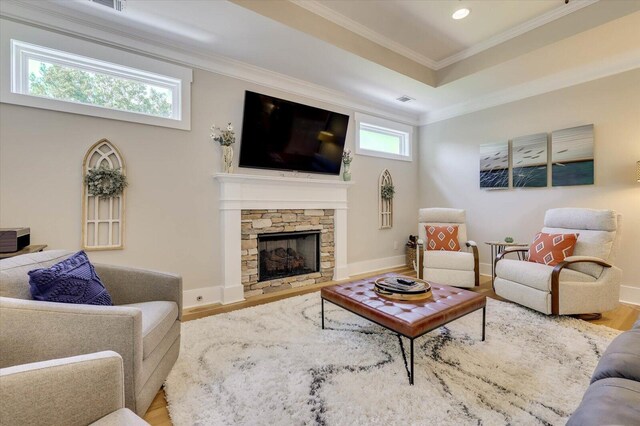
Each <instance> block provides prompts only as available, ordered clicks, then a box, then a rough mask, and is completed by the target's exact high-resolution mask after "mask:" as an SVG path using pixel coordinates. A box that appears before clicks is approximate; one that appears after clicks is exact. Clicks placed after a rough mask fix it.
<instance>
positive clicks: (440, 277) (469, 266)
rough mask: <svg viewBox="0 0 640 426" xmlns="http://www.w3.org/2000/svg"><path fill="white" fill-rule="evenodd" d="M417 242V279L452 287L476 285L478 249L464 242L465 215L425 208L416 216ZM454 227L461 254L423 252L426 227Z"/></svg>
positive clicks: (461, 212)
mask: <svg viewBox="0 0 640 426" xmlns="http://www.w3.org/2000/svg"><path fill="white" fill-rule="evenodd" d="M418 222H419V225H418V238H419V239H420V240H421V241H422V242H424V244H421V245H419V247H418V250H417V252H418V262H417V272H418V276H419V277H420V278H423V279H425V280H427V281H433V282H435V283H438V284H445V285H451V286H454V287H467V288H469V287H474V286H478V285H480V265H479V260H478V247H477V245H476V243H475V242H474V241H470V240H467V224H466V212H465V211H464V210H460V209H446V208H425V209H420V210H419V212H418ZM429 225H434V226H443V225H457V226H458V243H459V244H460V249H461V251H433V250H425V247H426V241H427V236H426V234H427V232H426V226H429Z"/></svg>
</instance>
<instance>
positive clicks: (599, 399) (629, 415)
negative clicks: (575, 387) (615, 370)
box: [567, 378, 640, 426]
mask: <svg viewBox="0 0 640 426" xmlns="http://www.w3.org/2000/svg"><path fill="white" fill-rule="evenodd" d="M638 419H640V382H636V381H634V380H627V379H615V378H609V379H603V380H598V381H597V382H595V383H594V384H592V385H591V386H589V389H587V392H586V393H585V394H584V397H583V398H582V402H581V403H580V405H579V406H578V408H577V409H576V411H575V412H574V413H573V414H572V415H571V417H570V418H569V421H568V422H567V426H600V425H638V424H640V421H639V420H638Z"/></svg>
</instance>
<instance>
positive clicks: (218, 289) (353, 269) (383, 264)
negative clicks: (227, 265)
mask: <svg viewBox="0 0 640 426" xmlns="http://www.w3.org/2000/svg"><path fill="white" fill-rule="evenodd" d="M401 266H405V256H404V255H399V256H391V257H384V258H381V259H371V260H364V261H361V262H354V263H350V264H348V265H347V268H348V271H349V275H360V274H367V273H370V272H377V271H381V270H384V269H391V268H397V267H401ZM346 278H349V277H346ZM346 278H345V279H346ZM199 296H202V299H201V300H198V297H199ZM182 301H183V308H184V309H187V308H195V307H198V306H204V305H212V304H216V303H220V304H222V303H225V301H224V300H223V287H222V286H215V287H214V286H211V287H200V288H194V289H191V290H184V291H183V292H182ZM234 301H235V300H234ZM227 303H229V302H227Z"/></svg>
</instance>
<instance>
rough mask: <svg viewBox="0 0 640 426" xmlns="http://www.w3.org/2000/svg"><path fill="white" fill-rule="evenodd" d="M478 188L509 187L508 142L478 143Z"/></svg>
mask: <svg viewBox="0 0 640 426" xmlns="http://www.w3.org/2000/svg"><path fill="white" fill-rule="evenodd" d="M480 188H484V189H507V188H509V142H508V141H504V142H497V143H491V144H484V145H480Z"/></svg>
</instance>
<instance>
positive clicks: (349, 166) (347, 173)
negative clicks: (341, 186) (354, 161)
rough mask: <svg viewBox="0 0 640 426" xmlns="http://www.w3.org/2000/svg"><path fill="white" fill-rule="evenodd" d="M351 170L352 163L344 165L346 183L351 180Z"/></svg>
mask: <svg viewBox="0 0 640 426" xmlns="http://www.w3.org/2000/svg"><path fill="white" fill-rule="evenodd" d="M350 168H351V163H344V169H343V171H342V180H344V181H345V182H346V181H350V180H351V171H350V170H349V169H350Z"/></svg>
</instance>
